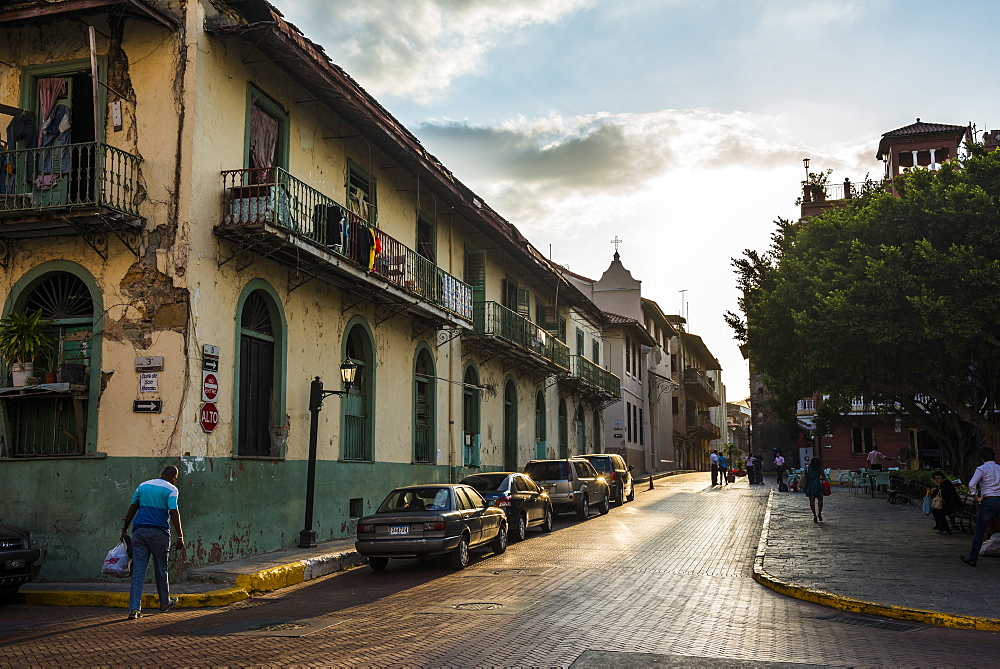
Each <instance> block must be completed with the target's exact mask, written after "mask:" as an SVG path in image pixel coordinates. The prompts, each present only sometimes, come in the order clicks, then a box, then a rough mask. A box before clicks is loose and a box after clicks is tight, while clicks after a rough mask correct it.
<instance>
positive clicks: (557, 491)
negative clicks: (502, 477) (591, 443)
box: [524, 458, 611, 520]
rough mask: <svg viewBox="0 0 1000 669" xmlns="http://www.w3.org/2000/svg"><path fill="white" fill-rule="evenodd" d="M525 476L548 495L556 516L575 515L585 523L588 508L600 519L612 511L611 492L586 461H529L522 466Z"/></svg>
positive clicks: (569, 459) (599, 475) (588, 512)
mask: <svg viewBox="0 0 1000 669" xmlns="http://www.w3.org/2000/svg"><path fill="white" fill-rule="evenodd" d="M524 473H525V474H527V475H528V476H529V477H530V478H531V480H532V481H534V482H535V483H537V484H538V487H539V488H541V489H542V490H544V491H545V492H546V493H548V495H549V499H550V500H551V501H552V509H553V511H555V512H556V513H572V512H575V513H576V515H577V517H579V518H580V520H586V519H587V518H589V517H590V509H591V508H596V509H597V510H598V511H599V512H600V513H601V515H604V514H606V513H607V512H608V511H610V510H611V489H610V488H609V487H608V483H607V481H605V480H604V477H603V476H602V475H601V474H599V473H598V472H597V470H596V469H594V466H593V465H591V464H590V463H589V462H587V461H586V460H583V459H581V458H566V459H564V460H532V461H531V462H529V463H528V464H526V465H525V466H524Z"/></svg>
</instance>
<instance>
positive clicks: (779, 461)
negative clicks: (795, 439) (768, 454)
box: [774, 451, 785, 485]
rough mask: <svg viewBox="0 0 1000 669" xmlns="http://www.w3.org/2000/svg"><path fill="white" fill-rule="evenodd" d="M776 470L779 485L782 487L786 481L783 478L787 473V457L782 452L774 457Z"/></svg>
mask: <svg viewBox="0 0 1000 669" xmlns="http://www.w3.org/2000/svg"><path fill="white" fill-rule="evenodd" d="M774 470H775V471H776V472H778V485H781V483H782V481H784V479H783V478H782V476H783V475H784V471H785V456H783V455H782V454H781V451H778V454H777V455H775V456H774Z"/></svg>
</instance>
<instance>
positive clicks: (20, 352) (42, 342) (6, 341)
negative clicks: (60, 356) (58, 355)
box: [0, 311, 52, 386]
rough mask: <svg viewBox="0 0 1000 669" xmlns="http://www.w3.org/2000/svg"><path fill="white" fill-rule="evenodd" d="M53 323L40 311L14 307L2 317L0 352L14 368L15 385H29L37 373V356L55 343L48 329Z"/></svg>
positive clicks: (11, 373)
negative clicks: (45, 318)
mask: <svg viewBox="0 0 1000 669" xmlns="http://www.w3.org/2000/svg"><path fill="white" fill-rule="evenodd" d="M50 325H51V322H50V321H43V320H42V312H40V311H36V312H35V313H33V314H26V313H21V312H16V311H14V312H11V313H9V314H7V315H6V316H4V317H3V318H2V319H0V355H2V356H3V359H4V361H6V363H7V367H8V368H9V369H10V375H11V383H12V385H15V386H24V385H27V383H28V378H29V377H33V376H34V362H35V356H37V355H39V354H40V353H42V352H43V351H44V350H45V349H47V348H49V347H50V346H51V345H52V338H51V337H49V335H48V333H47V332H46V331H45V330H46V328H48V327H49V326H50Z"/></svg>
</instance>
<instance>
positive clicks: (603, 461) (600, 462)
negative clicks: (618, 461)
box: [587, 457, 614, 472]
mask: <svg viewBox="0 0 1000 669" xmlns="http://www.w3.org/2000/svg"><path fill="white" fill-rule="evenodd" d="M587 460H589V461H590V464H592V465H594V469H596V470H597V471H599V472H610V471H611V470H612V469H614V467H613V466H612V465H611V458H607V457H604V458H587Z"/></svg>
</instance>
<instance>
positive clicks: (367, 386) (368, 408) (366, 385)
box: [341, 318, 375, 462]
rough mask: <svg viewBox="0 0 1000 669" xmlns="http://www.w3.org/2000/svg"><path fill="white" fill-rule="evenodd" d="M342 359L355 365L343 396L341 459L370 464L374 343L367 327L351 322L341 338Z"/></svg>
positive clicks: (373, 426)
mask: <svg viewBox="0 0 1000 669" xmlns="http://www.w3.org/2000/svg"><path fill="white" fill-rule="evenodd" d="M344 357H345V358H346V359H350V360H351V361H352V362H353V363H354V364H356V365H357V366H358V371H357V372H356V374H355V377H354V385H353V386H351V392H350V393H348V394H347V395H344V396H343V401H342V402H341V415H342V418H343V426H342V429H341V458H342V459H344V460H351V461H358V462H371V461H372V460H373V459H374V457H375V453H374V448H373V444H374V443H375V344H374V342H373V341H372V337H371V333H370V332H369V330H368V327H367V324H366V323H365V322H364V321H363V320H361V319H360V318H357V319H352V322H351V323H349V324H348V326H347V333H346V335H345V337H344Z"/></svg>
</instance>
